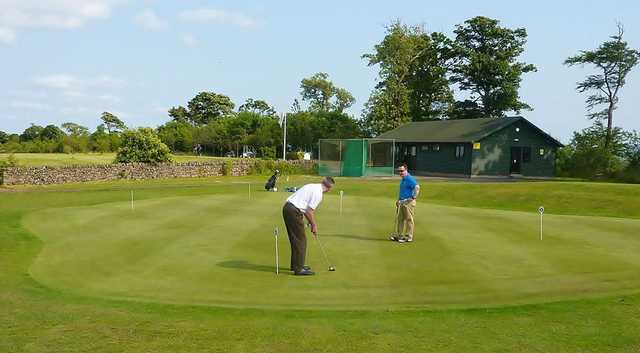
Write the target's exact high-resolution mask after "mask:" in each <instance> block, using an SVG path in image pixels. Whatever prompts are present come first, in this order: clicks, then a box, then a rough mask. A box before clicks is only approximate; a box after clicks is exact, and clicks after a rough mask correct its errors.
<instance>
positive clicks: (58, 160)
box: [0, 153, 221, 167]
mask: <svg viewBox="0 0 640 353" xmlns="http://www.w3.org/2000/svg"><path fill="white" fill-rule="evenodd" d="M13 156H14V157H15V159H16V160H17V162H18V165H20V166H25V167H39V166H52V167H59V166H66V165H94V164H109V163H111V162H113V160H114V159H115V157H116V154H115V153H73V154H66V153H14V154H13ZM8 157H9V153H0V161H3V160H7V158H8ZM172 158H173V160H174V161H176V162H189V161H207V160H214V159H219V158H221V157H208V156H188V155H173V156H172Z"/></svg>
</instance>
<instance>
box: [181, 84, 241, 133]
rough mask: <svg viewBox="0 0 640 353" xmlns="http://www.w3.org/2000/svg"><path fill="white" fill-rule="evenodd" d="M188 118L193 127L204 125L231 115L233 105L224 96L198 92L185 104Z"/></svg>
mask: <svg viewBox="0 0 640 353" xmlns="http://www.w3.org/2000/svg"><path fill="white" fill-rule="evenodd" d="M187 107H188V108H189V114H188V118H189V120H190V122H191V123H192V124H193V125H206V124H208V123H209V122H210V121H211V120H215V119H217V118H220V117H223V116H225V115H229V114H231V113H233V108H234V107H235V105H234V104H233V102H232V101H231V99H230V98H229V97H227V96H225V95H222V94H217V93H213V92H200V93H198V94H197V95H196V96H195V97H193V99H191V100H190V101H189V103H188V104H187Z"/></svg>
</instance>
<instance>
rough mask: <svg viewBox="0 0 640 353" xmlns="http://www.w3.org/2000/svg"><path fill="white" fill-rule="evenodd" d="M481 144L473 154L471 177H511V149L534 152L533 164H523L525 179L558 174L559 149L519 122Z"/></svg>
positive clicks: (532, 154)
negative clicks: (525, 149) (525, 148)
mask: <svg viewBox="0 0 640 353" xmlns="http://www.w3.org/2000/svg"><path fill="white" fill-rule="evenodd" d="M516 128H519V129H520V131H516ZM479 142H480V149H477V150H476V149H474V150H473V153H472V167H471V174H472V175H503V176H506V175H509V174H510V168H511V147H529V148H530V149H531V159H530V161H529V162H524V161H522V162H521V174H522V175H524V176H542V177H551V176H554V174H555V151H556V147H555V146H554V145H553V144H552V143H551V142H550V141H547V139H546V138H545V137H544V136H543V135H541V134H540V133H539V132H538V131H537V130H535V129H534V128H532V127H531V126H529V124H527V123H526V122H524V121H518V122H517V123H515V124H513V125H510V126H508V127H506V128H504V129H502V130H500V131H498V132H496V133H494V134H492V135H491V136H488V137H486V138H484V139H483V140H481V141H479ZM541 149H542V155H541V154H540V150H541Z"/></svg>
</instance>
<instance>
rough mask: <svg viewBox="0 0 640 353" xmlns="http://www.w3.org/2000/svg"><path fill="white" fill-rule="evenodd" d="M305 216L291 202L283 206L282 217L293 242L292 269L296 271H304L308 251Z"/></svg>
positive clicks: (290, 241)
mask: <svg viewBox="0 0 640 353" xmlns="http://www.w3.org/2000/svg"><path fill="white" fill-rule="evenodd" d="M303 217H304V216H303V214H302V212H301V211H300V210H299V209H298V208H297V207H296V206H294V205H293V204H291V203H289V202H287V203H285V204H284V207H282V218H284V224H285V225H286V226H287V234H288V235H289V243H291V270H292V271H294V272H299V271H302V266H304V258H305V256H306V253H307V236H306V234H305V232H304V219H303Z"/></svg>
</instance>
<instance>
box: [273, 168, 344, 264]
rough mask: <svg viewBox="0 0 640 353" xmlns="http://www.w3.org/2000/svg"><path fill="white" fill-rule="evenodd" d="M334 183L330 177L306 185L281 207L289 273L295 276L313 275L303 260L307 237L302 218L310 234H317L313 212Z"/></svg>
mask: <svg viewBox="0 0 640 353" xmlns="http://www.w3.org/2000/svg"><path fill="white" fill-rule="evenodd" d="M334 184H335V181H334V180H333V178H332V177H325V178H323V179H322V182H321V183H319V184H307V185H305V186H303V187H301V188H300V189H298V191H296V192H295V193H294V194H293V195H291V196H289V198H288V199H287V202H286V203H285V204H284V207H282V217H283V218H284V224H285V225H286V226H287V234H288V235H289V242H290V243H291V271H293V274H294V275H297V276H310V275H313V274H314V273H313V272H312V271H311V268H310V267H309V266H305V264H304V258H305V256H306V253H307V236H306V235H305V232H304V220H303V218H302V217H303V216H304V217H305V218H306V219H307V221H308V222H309V225H310V226H311V233H313V234H314V235H317V234H318V223H316V216H315V210H316V208H318V205H319V204H320V202H321V201H322V194H323V193H325V192H327V191H330V190H331V188H332V187H333V185H334Z"/></svg>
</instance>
